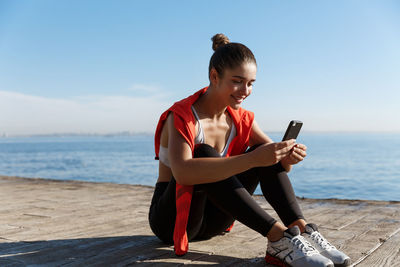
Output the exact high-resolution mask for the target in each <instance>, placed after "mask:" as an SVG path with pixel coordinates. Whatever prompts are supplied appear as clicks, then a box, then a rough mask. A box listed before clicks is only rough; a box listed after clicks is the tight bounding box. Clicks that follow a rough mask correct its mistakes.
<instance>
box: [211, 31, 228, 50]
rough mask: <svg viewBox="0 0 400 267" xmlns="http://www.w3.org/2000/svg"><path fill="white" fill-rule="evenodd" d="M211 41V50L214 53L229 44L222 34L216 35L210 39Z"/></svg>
mask: <svg viewBox="0 0 400 267" xmlns="http://www.w3.org/2000/svg"><path fill="white" fill-rule="evenodd" d="M211 40H212V41H213V44H212V49H213V50H214V51H215V50H217V49H218V48H219V47H221V46H224V45H226V44H229V43H230V42H231V41H229V38H228V37H226V36H225V34H223V33H217V34H216V35H214V36H213V37H212V38H211Z"/></svg>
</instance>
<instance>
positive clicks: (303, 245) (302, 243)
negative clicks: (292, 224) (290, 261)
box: [290, 236, 319, 256]
mask: <svg viewBox="0 0 400 267" xmlns="http://www.w3.org/2000/svg"><path fill="white" fill-rule="evenodd" d="M290 243H291V244H293V246H294V247H295V248H297V249H298V250H300V251H301V252H302V253H304V254H305V255H307V256H311V255H313V254H319V252H318V250H316V249H315V248H314V247H313V246H312V245H311V244H310V243H309V242H308V241H307V240H306V239H305V238H304V237H302V236H295V237H293V238H292V239H290Z"/></svg>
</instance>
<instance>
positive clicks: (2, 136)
mask: <svg viewBox="0 0 400 267" xmlns="http://www.w3.org/2000/svg"><path fill="white" fill-rule="evenodd" d="M153 134H154V133H151V132H129V131H124V132H114V133H51V134H15V135H10V134H7V133H3V134H0V138H24V137H97V136H98V137H117V136H140V135H141V136H143V135H146V136H147V135H153Z"/></svg>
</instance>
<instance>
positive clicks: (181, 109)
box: [154, 87, 254, 255]
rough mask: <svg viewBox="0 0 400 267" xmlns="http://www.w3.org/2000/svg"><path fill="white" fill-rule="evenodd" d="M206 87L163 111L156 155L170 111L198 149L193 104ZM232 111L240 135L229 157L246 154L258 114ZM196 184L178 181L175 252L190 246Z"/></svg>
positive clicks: (157, 135) (237, 133)
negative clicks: (192, 207) (190, 214)
mask: <svg viewBox="0 0 400 267" xmlns="http://www.w3.org/2000/svg"><path fill="white" fill-rule="evenodd" d="M207 88H208V87H205V88H203V89H201V90H199V91H197V92H196V93H195V94H193V95H191V96H189V97H187V98H185V99H183V100H181V101H179V102H176V103H175V104H174V105H172V107H170V108H169V109H168V110H166V111H165V112H164V113H163V114H161V117H160V120H159V122H158V125H157V129H156V134H155V138H154V139H155V140H154V143H155V152H156V159H158V153H159V151H160V139H161V131H162V129H163V126H164V123H165V121H166V119H167V117H168V114H169V113H170V112H172V113H173V115H174V125H175V128H176V129H177V130H178V132H179V133H180V134H181V135H182V137H183V138H184V139H185V140H186V142H187V143H188V144H189V146H190V148H191V149H192V153H193V150H194V145H195V144H194V138H195V136H196V129H195V124H196V119H195V117H194V115H193V113H192V110H191V106H192V105H193V103H194V102H196V100H197V99H198V98H199V96H201V95H202V94H204V93H205V92H206V91H207ZM227 110H228V112H229V115H230V116H231V119H232V121H233V123H234V125H235V127H236V137H235V138H234V139H233V140H232V142H231V143H230V145H229V147H228V152H227V155H226V156H227V157H229V156H233V155H238V154H242V153H243V152H245V150H246V149H247V147H248V144H249V138H250V132H251V127H252V124H253V120H254V114H253V113H252V112H250V111H247V110H245V109H243V108H239V109H238V110H235V109H232V108H231V107H229V106H228V108H227ZM192 192H193V186H186V185H180V184H178V183H176V220H175V228H174V247H175V254H177V255H184V254H185V253H186V252H187V251H188V248H189V245H188V239H187V233H186V226H187V222H188V218H189V210H190V203H191V200H192Z"/></svg>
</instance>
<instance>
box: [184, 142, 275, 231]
mask: <svg viewBox="0 0 400 267" xmlns="http://www.w3.org/2000/svg"><path fill="white" fill-rule="evenodd" d="M219 156H220V155H219V154H218V153H217V152H216V151H215V149H214V148H212V147H211V146H209V145H205V144H203V145H199V146H197V147H196V149H195V157H219ZM241 176H242V177H245V176H247V178H248V179H245V178H243V179H244V180H246V181H245V182H244V185H243V184H242V183H241V182H240V180H239V178H238V177H237V176H232V177H230V178H227V179H225V180H222V181H219V182H216V183H208V184H201V185H195V188H194V191H195V192H203V193H204V196H206V198H207V199H206V200H205V206H203V207H204V209H203V210H202V211H203V214H204V216H203V218H202V224H201V227H200V229H199V232H198V234H197V235H196V238H210V237H212V236H215V235H217V234H220V233H221V232H223V231H224V230H225V229H226V228H227V227H228V226H230V225H231V224H232V223H233V221H234V220H235V219H236V220H238V221H240V222H242V223H243V224H245V225H246V226H248V227H250V228H252V229H253V230H255V231H257V232H259V233H260V234H262V235H263V236H266V235H267V233H268V232H269V230H270V229H271V227H272V226H273V225H274V224H275V223H276V220H275V219H274V218H272V217H271V216H270V215H269V214H267V213H266V212H265V210H263V209H262V208H261V207H260V206H259V205H258V203H257V202H256V201H255V200H254V199H253V197H252V196H251V194H252V193H253V192H254V190H255V188H256V187H257V184H258V178H257V177H255V176H251V175H250V173H249V175H246V174H245V173H243V174H241ZM192 201H193V200H192ZM192 205H193V204H192ZM190 210H191V214H190V215H189V224H190V222H191V220H192V217H191V216H192V211H193V209H192V207H191V209H190ZM193 212H195V211H193Z"/></svg>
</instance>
